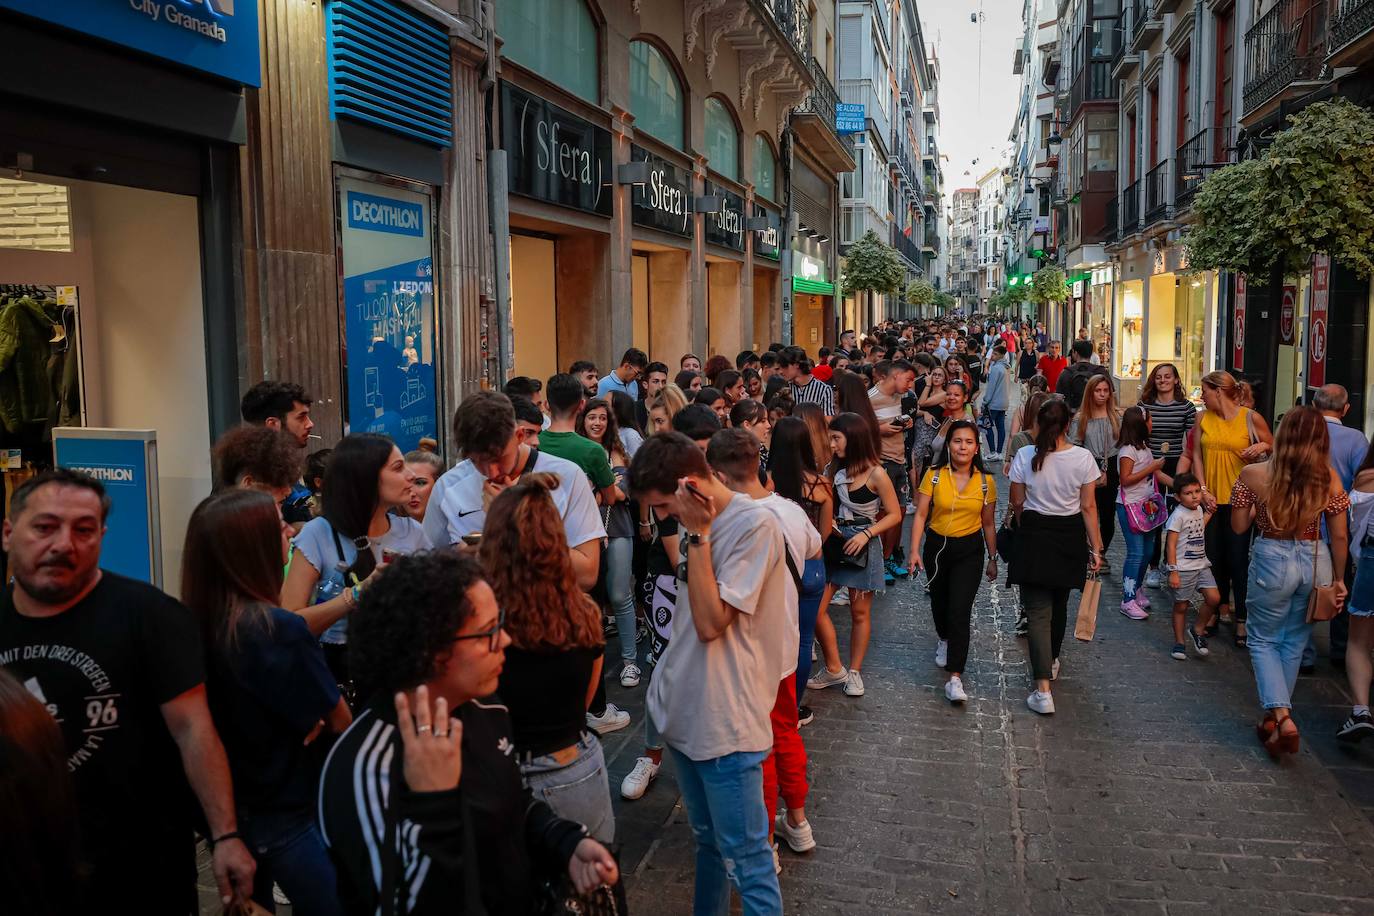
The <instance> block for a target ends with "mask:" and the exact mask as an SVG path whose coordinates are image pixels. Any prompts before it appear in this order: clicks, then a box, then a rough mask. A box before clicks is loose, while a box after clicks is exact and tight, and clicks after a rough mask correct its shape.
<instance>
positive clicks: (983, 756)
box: [605, 539, 1374, 916]
mask: <svg viewBox="0 0 1374 916" xmlns="http://www.w3.org/2000/svg"><path fill="white" fill-rule="evenodd" d="M1118 540H1119V539H1118ZM1112 553H1113V560H1114V561H1115V563H1116V566H1117V568H1118V569H1119V568H1120V563H1121V546H1120V545H1119V544H1118V545H1117V547H1116V548H1115V549H1114V550H1113V551H1112ZM1119 589H1120V579H1119V577H1117V576H1115V575H1112V576H1110V577H1109V578H1108V579H1107V580H1106V581H1105V582H1104V586H1103V597H1102V603H1101V610H1100V614H1099V623H1098V629H1097V635H1096V638H1095V639H1094V640H1093V641H1092V642H1091V643H1084V642H1079V641H1077V640H1075V639H1074V638H1073V635H1072V633H1073V619H1072V616H1073V614H1074V613H1075V608H1076V600H1077V597H1076V595H1075V598H1074V600H1073V601H1072V602H1071V604H1070V622H1069V636H1068V637H1067V638H1066V642H1065V647H1064V651H1063V656H1062V659H1063V670H1062V674H1061V676H1060V679H1059V681H1058V682H1057V683H1056V685H1055V692H1054V695H1055V703H1056V706H1057V710H1058V711H1057V713H1056V714H1055V715H1054V716H1052V717H1046V718H1042V717H1040V716H1037V715H1036V714H1035V713H1032V712H1031V711H1030V710H1029V709H1027V708H1026V705H1025V699H1026V694H1027V691H1028V685H1029V669H1028V665H1027V660H1026V655H1025V649H1024V646H1025V642H1024V641H1023V640H1018V639H1017V638H1016V637H1015V636H1014V635H1013V634H1012V624H1013V622H1014V620H1015V616H1016V615H1015V596H1014V593H1012V592H1008V591H1007V590H1006V589H1005V588H1004V587H1002V586H1000V585H999V586H998V588H997V589H996V590H995V591H994V590H993V589H990V588H989V587H988V586H987V584H986V583H985V584H984V587H983V589H982V590H981V592H980V594H979V597H978V603H977V607H976V609H975V615H976V619H975V633H974V638H973V651H972V656H971V659H970V662H969V665H968V672H967V673H966V674H965V677H964V683H965V685H966V687H967V689H968V691H969V694H970V701H969V703H968V704H967V705H966V706H965V707H964V708H962V709H960V708H955V707H951V706H950V705H949V704H948V703H947V702H946V701H945V699H944V695H943V689H942V688H943V683H944V678H943V676H942V674H943V672H941V671H938V670H937V669H936V668H935V665H934V661H933V657H934V650H935V634H934V628H933V625H932V623H931V622H930V612H929V603H928V600H927V598H926V596H925V593H924V591H923V590H922V589H921V587H920V585H919V584H918V583H915V582H902V583H898V585H897V586H896V587H895V588H893V589H892V590H890V591H889V592H888V593H887V594H886V595H884V596H882V597H881V598H880V599H879V600H878V601H877V602H876V605H875V608H874V626H873V642H872V647H871V648H870V650H869V654H868V659H867V662H866V664H865V666H864V683H865V686H866V687H867V693H866V695H865V696H864V697H862V698H858V699H851V698H849V697H846V696H844V695H843V693H842V692H841V691H840V690H839V689H829V690H823V691H820V692H819V693H817V692H814V691H813V692H811V693H810V694H808V702H809V703H810V704H811V705H812V706H813V707H814V708H815V710H816V714H817V715H816V721H815V723H814V724H812V725H811V726H809V727H807V728H805V729H803V731H802V734H803V737H804V738H805V741H806V746H807V751H808V752H809V755H810V768H809V775H810V778H811V781H812V791H811V797H810V800H809V803H808V805H807V810H808V814H809V816H810V820H811V823H812V826H813V827H814V829H815V833H816V838H817V841H818V842H819V844H820V845H819V848H817V849H816V850H814V851H813V852H811V853H809V854H807V855H804V856H798V855H793V854H791V853H790V852H788V851H784V852H783V853H782V857H783V858H782V862H783V871H782V876H781V881H782V889H783V898H784V901H785V904H786V912H787V913H788V914H794V913H795V914H808V916H809V914H829V913H844V914H858V913H874V914H879V913H902V912H923V913H924V912H963V913H1046V914H1051V913H1054V914H1057V913H1113V914H1118V913H1157V914H1175V913H1199V912H1212V913H1233V912H1245V913H1261V912H1265V913H1278V912H1285V913H1288V912H1329V913H1372V912H1374V824H1372V822H1371V818H1370V815H1371V814H1374V745H1365V746H1363V747H1360V748H1359V749H1357V750H1351V749H1348V748H1343V747H1340V746H1338V745H1337V743H1336V742H1335V740H1334V738H1332V737H1331V736H1332V734H1333V733H1334V731H1335V729H1336V727H1337V726H1338V725H1339V723H1340V722H1341V721H1342V720H1343V719H1344V717H1345V715H1346V714H1347V713H1348V711H1349V707H1348V706H1347V705H1346V704H1347V703H1348V699H1347V691H1346V687H1345V680H1344V677H1343V676H1340V675H1337V674H1334V673H1332V671H1331V669H1330V668H1329V667H1328V666H1327V664H1326V663H1325V661H1324V660H1323V662H1322V663H1321V667H1320V668H1319V672H1318V675H1317V676H1315V677H1305V678H1303V679H1302V680H1301V681H1300V682H1299V686H1298V693H1297V709H1296V713H1295V715H1296V718H1297V720H1298V722H1299V724H1300V726H1301V727H1302V729H1303V750H1302V753H1301V754H1300V755H1298V756H1297V757H1296V759H1291V760H1288V761H1285V762H1283V763H1282V764H1276V763H1274V762H1272V761H1271V760H1270V759H1269V758H1268V756H1267V755H1266V754H1265V753H1264V751H1263V750H1262V749H1261V748H1260V747H1259V745H1258V743H1257V741H1256V739H1255V736H1254V727H1253V723H1254V720H1255V718H1256V717H1257V715H1258V714H1257V713H1256V711H1255V709H1256V705H1255V704H1256V701H1255V688H1254V681H1253V679H1252V677H1251V674H1250V667H1249V661H1248V657H1247V656H1246V655H1245V654H1244V650H1238V649H1236V648H1234V647H1233V646H1232V644H1231V642H1230V639H1229V638H1218V639H1216V640H1213V652H1212V655H1211V657H1210V658H1207V659H1201V660H1199V659H1196V658H1194V657H1191V656H1190V658H1189V660H1188V661H1186V662H1180V661H1175V660H1174V659H1172V658H1171V657H1170V656H1169V654H1168V653H1169V649H1170V648H1171V646H1172V644H1173V638H1172V631H1171V630H1170V622H1169V618H1168V613H1167V612H1163V613H1161V612H1160V610H1159V608H1160V607H1161V606H1162V605H1163V601H1162V600H1161V599H1160V598H1158V597H1157V598H1156V601H1155V604H1156V610H1155V613H1154V614H1153V615H1152V617H1151V618H1150V619H1149V620H1147V621H1143V622H1134V621H1131V620H1128V619H1127V618H1125V617H1123V616H1122V615H1121V614H1119V613H1118V612H1117V610H1116V607H1117V605H1118V604H1119V602H1120V597H1119ZM831 615H832V619H833V620H834V621H835V623H836V626H837V628H838V630H839V632H840V639H841V649H842V651H847V650H846V649H845V641H846V638H847V635H848V630H849V625H848V615H847V613H846V611H845V609H844V608H842V607H834V608H832V609H831ZM1227 634H1228V631H1227V630H1225V629H1224V630H1223V631H1222V634H1221V635H1222V637H1227ZM642 698H643V688H639V689H636V690H634V691H624V690H621V689H620V687H619V685H618V684H617V685H616V686H615V687H614V689H613V691H612V699H613V700H614V701H615V702H617V703H618V704H620V705H622V706H623V707H625V708H627V709H629V710H630V711H631V712H632V714H633V715H634V723H633V725H632V726H631V727H630V728H629V729H627V730H625V731H621V732H617V733H614V734H612V735H608V736H606V739H605V741H606V756H607V759H608V760H609V762H610V768H611V785H612V791H613V793H616V792H618V788H617V787H618V785H619V782H620V780H621V778H622V777H623V776H624V775H625V774H626V773H627V772H628V771H629V769H630V768H631V767H632V766H633V765H634V758H635V756H636V755H637V754H639V753H641V748H642V742H643V732H642V723H643V706H642ZM616 803H617V818H618V834H619V837H620V839H621V841H622V844H623V845H622V864H623V867H624V869H625V871H626V872H627V875H628V879H627V880H628V882H629V891H630V903H631V910H632V911H633V912H635V913H654V914H657V916H669V914H680V913H689V912H690V911H691V887H692V878H693V857H694V853H693V843H692V838H691V832H690V829H689V827H688V825H687V822H686V817H685V812H684V810H683V809H682V808H681V806H680V803H679V799H678V797H677V792H676V788H675V786H674V784H673V781H672V776H671V772H670V769H669V767H667V766H665V768H664V772H663V775H662V776H661V777H660V778H659V779H658V781H657V782H656V783H655V784H654V785H653V787H652V788H651V789H650V790H649V793H648V794H647V795H646V796H645V797H644V798H643V799H641V800H640V801H637V802H624V801H623V800H621V799H620V798H618V797H617V798H616Z"/></svg>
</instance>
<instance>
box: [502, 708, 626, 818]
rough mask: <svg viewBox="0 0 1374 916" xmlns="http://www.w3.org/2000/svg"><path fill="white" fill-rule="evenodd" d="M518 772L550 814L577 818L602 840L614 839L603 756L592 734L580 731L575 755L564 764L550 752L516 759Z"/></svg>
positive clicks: (599, 745)
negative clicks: (539, 755) (519, 759)
mask: <svg viewBox="0 0 1374 916" xmlns="http://www.w3.org/2000/svg"><path fill="white" fill-rule="evenodd" d="M520 773H521V775H522V776H524V777H525V784H526V785H527V786H529V787H530V791H531V792H532V793H533V794H534V797H535V798H537V799H539V800H540V801H543V802H546V803H547V804H548V806H549V807H550V808H552V809H553V813H554V814H557V815H558V816H559V817H564V818H567V819H568V820H570V821H577V822H578V823H579V824H581V825H583V826H584V827H586V828H587V832H588V833H589V834H591V835H592V837H593V838H594V839H597V840H600V841H601V842H602V843H612V842H614V841H615V814H614V813H613V812H612V810H611V788H610V782H609V780H608V779H607V776H606V758H605V755H604V754H603V753H602V750H601V742H600V740H598V739H597V737H596V735H595V734H593V733H592V732H583V733H582V740H580V741H579V742H578V743H577V756H576V757H575V758H573V759H572V760H571V761H569V762H568V763H566V764H560V763H559V762H558V761H557V760H555V759H554V757H553V755H551V754H545V755H544V756H542V757H533V758H525V759H522V760H521V761H520Z"/></svg>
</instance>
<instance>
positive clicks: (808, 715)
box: [797, 706, 816, 727]
mask: <svg viewBox="0 0 1374 916" xmlns="http://www.w3.org/2000/svg"><path fill="white" fill-rule="evenodd" d="M815 718H816V714H815V713H814V712H812V711H811V707H810V706H803V707H802V708H801V709H798V710H797V725H798V727H800V726H804V725H810V724H811V723H812V722H813V721H815Z"/></svg>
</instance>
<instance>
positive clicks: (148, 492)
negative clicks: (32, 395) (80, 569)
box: [53, 427, 162, 587]
mask: <svg viewBox="0 0 1374 916" xmlns="http://www.w3.org/2000/svg"><path fill="white" fill-rule="evenodd" d="M156 449H157V443H156V439H155V436H154V434H153V432H152V431H151V430H127V429H68V428H65V427H59V428H57V429H55V430H53V460H54V463H56V464H57V466H58V467H63V468H71V469H72V470H76V471H84V472H85V473H87V474H90V475H91V476H92V477H94V478H95V479H96V480H98V481H100V482H101V483H102V484H104V485H105V492H106V493H108V494H109V496H110V502H111V506H110V515H109V517H108V518H107V519H106V528H107V531H106V533H105V539H104V541H103V542H102V543H101V547H100V567H101V569H108V570H109V571H110V572H112V573H118V574H119V575H121V576H128V577H129V578H130V579H137V580H139V581H140V582H148V583H151V584H153V585H156V586H158V587H161V585H162V545H161V543H160V541H161V537H160V532H159V527H158V489H157V451H156Z"/></svg>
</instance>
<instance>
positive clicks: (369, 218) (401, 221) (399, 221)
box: [347, 191, 425, 238]
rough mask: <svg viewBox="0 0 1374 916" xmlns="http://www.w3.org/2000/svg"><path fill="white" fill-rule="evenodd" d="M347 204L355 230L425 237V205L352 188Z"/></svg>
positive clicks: (351, 223)
mask: <svg viewBox="0 0 1374 916" xmlns="http://www.w3.org/2000/svg"><path fill="white" fill-rule="evenodd" d="M347 207H348V225H349V226H350V227H351V228H353V229H366V230H369V231H371V232H390V233H393V234H395V235H413V236H415V237H416V238H423V237H424V234H425V205H424V204H421V203H412V202H410V201H405V200H394V199H392V198H390V197H377V196H376V195H375V194H363V193H361V192H359V191H349V192H348V201H347Z"/></svg>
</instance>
